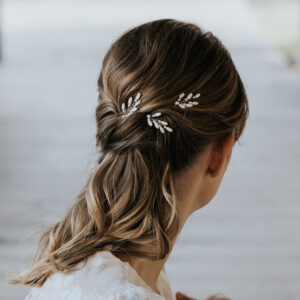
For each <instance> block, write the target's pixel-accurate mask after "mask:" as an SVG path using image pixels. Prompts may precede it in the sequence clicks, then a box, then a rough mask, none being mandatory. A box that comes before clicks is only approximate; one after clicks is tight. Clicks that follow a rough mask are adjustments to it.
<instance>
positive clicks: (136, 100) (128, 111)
mask: <svg viewBox="0 0 300 300" xmlns="http://www.w3.org/2000/svg"><path fill="white" fill-rule="evenodd" d="M140 96H141V93H137V94H136V96H135V98H134V101H133V103H132V97H129V98H128V102H127V109H126V106H125V103H124V102H123V103H122V111H123V114H122V118H124V117H126V116H128V115H131V114H132V113H133V112H135V111H136V110H137V107H138V105H139V104H140V103H141V100H139V98H140ZM132 104H133V105H132ZM129 108H130V109H129Z"/></svg>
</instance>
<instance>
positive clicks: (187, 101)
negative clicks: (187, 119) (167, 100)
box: [175, 93, 201, 108]
mask: <svg viewBox="0 0 300 300" xmlns="http://www.w3.org/2000/svg"><path fill="white" fill-rule="evenodd" d="M184 95H185V93H181V94H180V95H179V97H178V99H177V101H175V105H178V106H179V107H181V108H186V107H192V106H194V105H197V104H199V102H198V101H193V100H191V99H196V98H199V97H200V96H201V94H200V93H197V94H196V95H194V96H193V93H189V94H188V95H187V96H186V97H185V98H184V99H183V97H184Z"/></svg>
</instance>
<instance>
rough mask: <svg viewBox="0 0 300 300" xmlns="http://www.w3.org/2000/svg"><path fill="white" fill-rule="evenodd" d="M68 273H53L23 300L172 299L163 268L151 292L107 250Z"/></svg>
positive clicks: (32, 289)
mask: <svg viewBox="0 0 300 300" xmlns="http://www.w3.org/2000/svg"><path fill="white" fill-rule="evenodd" d="M79 267H80V268H78V270H74V271H73V272H71V273H67V274H66V273H54V274H52V275H51V276H50V277H49V278H48V279H47V280H46V281H45V283H44V284H43V286H42V287H33V288H31V291H30V293H29V294H28V295H27V296H26V298H25V300H173V299H174V298H173V296H172V290H171V287H170V284H169V282H168V279H167V277H166V274H165V270H164V269H163V270H162V272H161V273H160V275H159V278H158V284H157V287H158V289H159V291H160V295H159V294H157V293H155V292H154V291H153V290H152V289H150V287H149V286H148V285H147V284H146V283H145V282H144V281H143V280H142V279H141V278H140V277H139V276H138V274H137V273H136V271H135V270H134V269H133V268H132V267H131V266H130V265H129V264H128V263H127V262H123V261H121V260H119V259H118V258H117V257H116V256H114V255H113V254H112V253H111V252H109V251H102V252H97V253H95V254H94V255H92V256H91V257H90V258H89V259H88V261H87V263H86V264H85V265H83V263H81V266H80V265H79Z"/></svg>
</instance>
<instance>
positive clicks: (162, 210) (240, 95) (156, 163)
mask: <svg viewBox="0 0 300 300" xmlns="http://www.w3.org/2000/svg"><path fill="white" fill-rule="evenodd" d="M198 91H200V92H201V97H200V98H198V99H197V100H198V101H199V105H196V106H193V107H189V108H188V110H185V111H184V110H182V109H181V108H179V107H175V106H174V101H176V100H177V97H178V95H179V94H180V93H182V92H193V93H197V92H198ZM98 92H99V99H98V106H97V108H96V122H97V134H96V145H97V147H99V148H98V149H99V159H98V160H97V164H98V166H97V169H96V170H95V172H94V173H93V174H91V175H90V177H89V178H88V180H87V183H86V184H85V186H84V187H83V189H82V191H81V192H80V194H79V195H78V197H77V199H76V201H75V203H74V204H73V206H72V207H71V208H70V209H69V211H68V212H67V214H66V215H65V217H64V218H63V219H62V220H60V221H59V222H57V223H55V224H54V225H52V226H51V227H50V228H49V229H48V230H47V231H45V232H44V233H43V234H42V236H41V238H40V240H39V244H38V248H37V252H36V255H35V257H34V261H33V264H32V266H31V267H30V268H29V269H28V270H26V271H25V272H23V273H21V274H19V275H18V276H16V277H15V278H13V279H11V280H10V283H14V284H25V285H30V286H41V285H43V283H44V282H45V281H46V280H47V278H48V277H49V276H50V275H51V274H53V273H54V272H57V271H61V272H67V271H72V270H74V269H75V266H76V265H77V264H78V263H79V262H81V261H86V260H87V258H88V257H89V256H90V255H92V254H93V253H95V252H97V251H102V250H109V251H111V252H113V253H121V252H123V253H124V252H125V253H127V254H128V255H130V256H139V257H144V258H147V259H150V260H156V259H162V258H164V257H165V256H166V255H168V253H169V252H170V240H171V239H172V238H173V237H175V236H176V235H177V233H178V230H179V219H178V212H177V201H176V195H175V192H174V190H175V189H174V179H175V176H176V175H177V174H178V173H179V172H181V171H183V170H184V169H185V168H187V167H188V166H189V165H190V164H191V163H192V162H193V160H194V159H195V157H196V156H197V155H198V154H199V153H202V152H203V151H204V149H205V148H206V146H208V145H209V144H210V143H211V142H212V141H214V140H216V139H218V138H222V137H224V136H226V135H228V134H230V133H232V132H234V136H235V141H236V140H238V138H239V137H240V135H241V134H242V131H243V128H244V126H245V122H246V119H247V117H248V102H247V97H246V93H245V89H244V86H243V83H242V81H241V79H240V76H239V74H238V71H237V70H236V68H235V66H234V63H233V61H232V59H231V56H230V54H229V52H228V50H226V48H225V47H224V46H223V45H222V43H221V42H220V41H219V40H218V39H217V38H216V37H215V36H214V35H213V34H212V33H211V32H203V31H202V30H201V29H200V28H199V27H198V26H196V25H195V24H192V23H187V22H182V21H178V20H174V19H159V20H155V21H152V22H147V23H145V24H142V25H140V26H137V27H135V28H132V29H130V30H128V31H127V32H125V33H124V34H123V35H122V36H120V37H119V38H118V39H117V40H116V41H115V42H114V43H113V44H112V45H111V47H110V49H109V50H108V52H107V53H106V55H105V57H104V59H103V64H102V69H101V72H100V76H99V79H98ZM138 92H141V93H142V96H141V99H142V103H141V104H140V106H139V109H138V111H136V112H135V113H134V114H132V115H131V116H130V117H129V118H121V116H120V112H121V105H122V103H123V102H124V101H126V100H127V99H128V97H129V96H132V95H134V94H136V93H138ZM154 110H159V111H160V112H162V113H163V115H164V116H165V119H166V121H168V123H169V124H171V125H172V128H173V129H174V132H172V133H167V134H161V133H160V132H159V130H157V129H156V128H155V127H150V126H147V123H146V118H145V116H146V114H147V113H149V112H152V111H154ZM153 243H155V244H157V245H158V246H159V251H156V252H151V251H147V250H141V247H140V246H142V245H152V244H153ZM144 248H145V247H144Z"/></svg>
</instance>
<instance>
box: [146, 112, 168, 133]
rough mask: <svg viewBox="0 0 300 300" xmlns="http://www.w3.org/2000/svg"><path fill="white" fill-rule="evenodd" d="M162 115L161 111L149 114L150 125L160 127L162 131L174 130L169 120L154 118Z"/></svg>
mask: <svg viewBox="0 0 300 300" xmlns="http://www.w3.org/2000/svg"><path fill="white" fill-rule="evenodd" d="M160 116H161V112H156V113H154V114H153V115H149V114H148V115H147V122H148V125H149V126H153V124H154V126H155V127H156V128H157V129H159V130H160V131H161V133H165V130H168V131H170V132H172V131H173V129H172V128H170V127H169V126H168V122H166V121H162V120H160V119H154V118H157V117H160Z"/></svg>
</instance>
